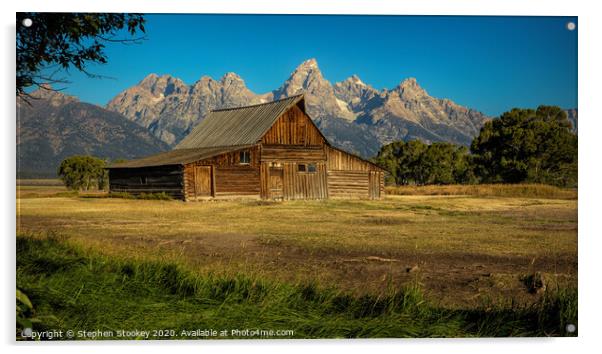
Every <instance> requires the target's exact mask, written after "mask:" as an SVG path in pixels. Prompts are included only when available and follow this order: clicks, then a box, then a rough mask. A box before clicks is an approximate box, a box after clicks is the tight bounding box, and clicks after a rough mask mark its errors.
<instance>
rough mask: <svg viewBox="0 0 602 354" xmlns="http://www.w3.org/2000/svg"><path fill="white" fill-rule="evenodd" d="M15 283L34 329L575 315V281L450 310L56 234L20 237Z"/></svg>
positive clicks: (342, 332)
mask: <svg viewBox="0 0 602 354" xmlns="http://www.w3.org/2000/svg"><path fill="white" fill-rule="evenodd" d="M17 288H18V289H20V290H21V291H22V292H23V293H24V294H27V296H28V297H29V299H30V300H31V303H32V307H33V310H32V311H33V314H32V316H36V317H37V318H43V319H45V320H44V321H39V322H36V324H34V329H35V330H51V329H53V330H59V329H61V330H63V331H66V330H74V331H78V330H98V329H100V330H113V331H116V330H119V329H126V330H128V329H139V330H143V329H144V330H153V329H173V330H175V331H176V333H178V334H179V333H180V332H181V331H182V330H192V329H199V328H200V329H208V328H211V329H216V330H218V331H220V330H231V329H246V328H250V329H273V330H293V331H294V333H293V334H292V335H289V336H286V337H278V338H288V337H294V338H382V337H458V336H459V337H480V336H487V337H489V336H563V335H574V333H571V334H569V333H566V332H565V326H566V324H568V323H573V324H576V321H577V291H576V289H558V290H557V291H555V292H549V293H547V294H546V295H545V296H544V297H543V298H542V300H541V301H540V302H537V303H536V304H534V305H532V306H518V305H516V304H512V303H510V304H505V305H499V304H497V305H487V306H484V307H482V308H476V309H467V310H449V309H445V308H442V307H438V306H435V305H433V304H431V303H430V302H429V301H427V300H426V299H425V297H424V296H423V293H422V292H421V291H420V289H419V288H418V287H416V286H411V287H405V288H400V289H399V288H398V289H396V288H391V289H389V291H388V293H387V294H385V295H382V296H376V295H363V296H357V295H351V294H348V293H345V292H342V291H339V290H337V289H336V288H334V287H333V288H319V287H317V286H316V285H314V284H312V283H304V284H290V283H284V282H274V281H266V280H263V279H259V278H250V277H247V276H244V275H240V276H234V277H221V276H215V275H212V274H197V273H193V272H190V271H189V270H187V269H185V268H183V267H182V266H180V265H177V264H173V263H167V262H140V261H133V260H124V259H117V258H107V257H104V256H100V255H96V254H88V253H85V252H83V251H81V250H79V249H76V248H74V247H73V246H71V245H70V244H69V242H68V240H65V239H64V238H62V237H60V236H55V235H47V236H43V237H40V236H32V235H20V236H18V237H17ZM17 326H19V325H17ZM17 329H19V328H17ZM17 333H19V331H18V330H17ZM184 337H185V336H184ZM184 337H182V336H179V337H178V338H179V339H182V338H184ZM230 337H234V338H238V336H236V335H234V336H230ZM17 339H19V335H17ZM130 339H132V338H130ZM154 339H161V338H154ZM172 339H173V338H172Z"/></svg>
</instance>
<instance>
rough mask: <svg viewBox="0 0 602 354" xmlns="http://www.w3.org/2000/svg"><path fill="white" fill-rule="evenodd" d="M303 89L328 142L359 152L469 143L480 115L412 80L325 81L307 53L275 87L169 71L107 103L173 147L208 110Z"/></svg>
mask: <svg viewBox="0 0 602 354" xmlns="http://www.w3.org/2000/svg"><path fill="white" fill-rule="evenodd" d="M299 93H304V94H305V97H306V105H307V110H308V113H309V115H310V116H311V117H312V119H314V120H315V122H316V123H317V124H318V126H319V127H320V129H321V130H322V131H323V132H324V134H325V135H326V136H327V137H328V138H329V139H330V140H331V142H332V143H333V144H334V145H336V146H339V147H341V148H343V149H345V150H348V151H351V152H355V153H359V154H360V155H363V156H372V155H374V154H375V153H376V152H377V151H378V149H379V148H380V146H381V145H383V144H386V143H389V142H391V141H395V140H409V139H421V140H423V141H425V142H428V143H430V142H434V141H449V142H453V143H457V144H464V145H468V144H470V142H471V140H472V138H473V137H474V136H475V135H476V134H478V131H479V129H480V128H481V126H482V125H483V124H484V122H485V121H486V120H487V119H488V117H486V116H485V115H483V114H482V113H480V112H477V111H475V110H472V109H469V108H465V107H463V106H460V105H458V104H456V103H454V102H452V101H450V100H448V99H438V98H434V97H431V96H429V95H428V93H427V92H426V91H425V90H424V89H422V88H421V87H420V86H419V85H418V83H417V82H416V80H415V79H413V78H410V79H407V80H404V81H403V82H401V83H400V84H399V85H398V86H397V87H395V88H393V89H391V90H387V89H384V90H380V91H379V90H376V89H375V88H373V87H371V86H370V85H367V84H365V83H364V82H362V81H361V80H360V78H359V77H358V76H357V75H354V76H352V77H350V78H348V79H346V80H344V81H342V82H339V83H336V84H334V85H332V84H331V83H330V82H329V81H328V80H326V79H325V78H324V76H323V75H322V72H321V71H320V69H319V67H318V63H317V61H316V60H315V59H309V60H306V61H304V62H303V63H301V65H299V66H298V67H297V68H296V69H295V70H294V71H293V72H292V73H291V75H290V76H289V78H288V79H287V80H286V81H285V82H284V83H283V84H282V85H281V86H280V87H279V88H277V89H275V90H273V91H271V92H268V93H264V94H255V93H253V92H252V91H250V90H249V89H248V88H247V87H246V86H245V84H244V81H243V80H242V79H241V78H240V77H239V76H238V75H236V74H234V73H228V74H226V75H225V76H224V77H222V78H221V79H220V80H213V79H212V78H210V77H206V76H205V77H202V78H201V79H200V80H199V81H197V82H196V83H194V84H193V85H190V86H187V85H186V84H184V83H183V82H182V81H181V80H179V79H177V78H173V77H171V76H169V75H164V76H157V75H155V74H151V75H149V76H147V77H146V78H145V79H144V80H142V81H141V82H140V83H139V84H138V85H136V86H133V87H130V88H128V89H127V90H125V91H123V92H121V93H120V94H118V95H117V96H116V97H115V98H114V99H112V100H111V101H110V102H109V103H108V104H107V109H110V110H113V111H116V112H119V113H121V114H123V115H124V116H126V117H127V118H128V119H130V120H132V121H133V122H136V123H137V124H139V125H141V126H143V127H144V128H146V129H148V130H149V131H150V132H151V133H152V134H153V135H154V136H156V137H157V138H159V139H161V140H162V141H164V142H166V143H167V144H169V145H171V146H173V145H175V144H177V143H178V142H179V141H180V140H182V139H183V138H184V136H186V134H188V132H190V130H191V129H192V128H193V127H194V126H196V125H197V124H198V123H199V122H200V121H201V120H202V119H203V117H204V116H205V115H206V114H207V113H208V112H209V111H210V110H212V109H219V108H229V107H237V106H244V105H249V104H256V103H261V102H267V101H271V100H274V99H281V98H285V97H289V96H292V95H296V94H299Z"/></svg>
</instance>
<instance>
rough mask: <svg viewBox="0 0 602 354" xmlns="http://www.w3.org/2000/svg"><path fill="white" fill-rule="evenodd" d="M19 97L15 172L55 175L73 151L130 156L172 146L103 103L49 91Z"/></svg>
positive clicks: (74, 153)
mask: <svg viewBox="0 0 602 354" xmlns="http://www.w3.org/2000/svg"><path fill="white" fill-rule="evenodd" d="M30 95H31V98H29V99H28V103H27V102H24V101H23V100H21V99H17V176H18V177H20V178H32V177H35V178H38V177H44V178H45V177H56V172H57V168H58V166H59V165H60V163H61V161H62V160H63V159H65V158H67V157H69V156H73V155H93V156H96V157H100V158H108V159H119V158H124V159H132V158H137V157H142V156H146V155H150V154H154V153H158V152H161V151H165V150H168V149H169V146H168V145H167V144H166V143H164V142H162V141H161V140H159V139H157V138H155V137H154V136H153V135H152V134H150V133H149V132H148V131H147V130H146V129H144V128H142V127H140V126H139V125H137V124H135V123H133V122H131V121H129V120H128V119H126V118H125V117H123V116H122V115H120V114H118V113H115V112H113V111H109V110H106V109H104V108H102V107H100V106H96V105H93V104H89V103H84V102H80V101H79V100H78V99H77V98H75V97H73V96H68V95H64V94H62V93H60V92H55V91H51V90H48V89H39V90H37V91H34V92H32V93H31V94H30Z"/></svg>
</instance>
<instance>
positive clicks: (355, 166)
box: [326, 146, 385, 199]
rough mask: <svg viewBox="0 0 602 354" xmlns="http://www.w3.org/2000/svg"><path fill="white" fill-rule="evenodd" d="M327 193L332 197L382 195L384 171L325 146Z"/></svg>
mask: <svg viewBox="0 0 602 354" xmlns="http://www.w3.org/2000/svg"><path fill="white" fill-rule="evenodd" d="M326 156H327V160H328V193H329V196H330V197H332V198H349V197H351V198H370V199H380V198H382V197H383V196H384V191H385V183H384V172H383V171H382V170H381V169H379V168H378V167H376V166H374V165H373V164H371V163H369V162H367V161H364V160H362V159H360V158H359V157H356V156H353V155H351V154H348V153H346V152H344V151H341V150H338V149H335V148H332V147H330V146H326Z"/></svg>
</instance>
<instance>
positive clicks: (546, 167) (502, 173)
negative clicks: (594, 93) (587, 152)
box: [471, 106, 577, 186]
mask: <svg viewBox="0 0 602 354" xmlns="http://www.w3.org/2000/svg"><path fill="white" fill-rule="evenodd" d="M471 151H472V153H473V155H474V156H473V159H474V166H475V172H476V174H477V175H478V176H479V177H480V178H481V180H482V181H483V182H489V183H496V182H505V183H520V182H534V183H546V184H553V185H558V186H575V185H576V184H577V135H576V134H574V133H573V132H571V124H570V122H569V120H568V119H567V116H566V113H565V112H564V111H563V110H562V109H560V108H559V107H554V106H540V107H538V108H537V110H532V109H513V110H511V111H509V112H506V113H504V114H502V116H501V117H500V118H499V119H493V120H491V121H489V122H487V123H486V124H485V125H484V126H483V128H482V129H481V131H480V134H479V135H478V136H477V137H476V138H475V139H474V140H473V142H472V145H471Z"/></svg>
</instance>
